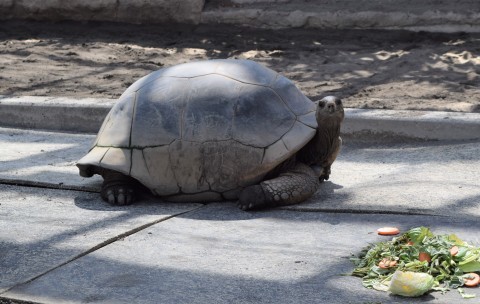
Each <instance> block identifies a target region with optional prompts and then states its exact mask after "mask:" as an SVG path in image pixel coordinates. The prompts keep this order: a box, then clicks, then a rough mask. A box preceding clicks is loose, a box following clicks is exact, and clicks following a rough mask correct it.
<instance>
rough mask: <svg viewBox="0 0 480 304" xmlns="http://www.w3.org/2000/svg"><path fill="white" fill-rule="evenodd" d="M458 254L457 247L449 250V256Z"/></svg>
mask: <svg viewBox="0 0 480 304" xmlns="http://www.w3.org/2000/svg"><path fill="white" fill-rule="evenodd" d="M457 253H458V247H457V246H453V247H452V248H450V254H451V255H452V256H456V255H457Z"/></svg>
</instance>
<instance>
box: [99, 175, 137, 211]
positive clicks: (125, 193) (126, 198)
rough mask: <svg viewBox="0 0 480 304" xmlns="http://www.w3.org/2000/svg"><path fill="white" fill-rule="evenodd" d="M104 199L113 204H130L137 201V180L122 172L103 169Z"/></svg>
mask: <svg viewBox="0 0 480 304" xmlns="http://www.w3.org/2000/svg"><path fill="white" fill-rule="evenodd" d="M100 175H102V177H103V184H102V190H101V192H100V195H101V196H102V199H103V200H104V201H106V202H108V203H109V204H111V205H129V204H131V203H133V202H134V201H135V184H136V181H135V180H134V179H133V178H131V177H129V176H126V175H124V174H122V173H119V172H116V171H112V170H107V169H102V172H100Z"/></svg>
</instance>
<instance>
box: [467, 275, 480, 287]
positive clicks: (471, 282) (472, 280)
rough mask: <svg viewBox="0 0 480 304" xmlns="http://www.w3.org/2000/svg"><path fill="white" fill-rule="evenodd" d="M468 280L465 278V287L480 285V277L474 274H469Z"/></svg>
mask: <svg viewBox="0 0 480 304" xmlns="http://www.w3.org/2000/svg"><path fill="white" fill-rule="evenodd" d="M467 276H468V277H467V278H465V279H464V280H465V286H468V287H475V286H477V285H478V284H479V283H480V276H479V275H478V274H476V273H474V272H471V273H467Z"/></svg>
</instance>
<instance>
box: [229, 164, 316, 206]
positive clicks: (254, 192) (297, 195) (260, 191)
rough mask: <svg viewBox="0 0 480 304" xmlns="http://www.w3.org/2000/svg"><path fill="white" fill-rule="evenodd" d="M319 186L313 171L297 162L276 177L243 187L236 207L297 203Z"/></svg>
mask: <svg viewBox="0 0 480 304" xmlns="http://www.w3.org/2000/svg"><path fill="white" fill-rule="evenodd" d="M319 186H320V181H319V178H318V175H317V174H316V173H315V171H314V170H313V169H312V168H310V167H309V166H307V165H305V164H302V163H298V164H297V165H295V167H294V168H292V169H290V170H288V171H287V172H284V173H282V174H280V175H279V176H278V177H276V178H273V179H270V180H266V181H263V182H261V183H260V185H254V186H250V187H247V188H245V189H244V190H243V191H242V193H241V194H240V197H239V201H238V207H239V208H240V209H242V210H249V209H259V208H265V207H275V206H283V205H291V204H297V203H300V202H303V201H305V200H306V199H308V198H310V197H311V196H312V195H313V194H314V193H315V192H316V191H317V189H318V187H319Z"/></svg>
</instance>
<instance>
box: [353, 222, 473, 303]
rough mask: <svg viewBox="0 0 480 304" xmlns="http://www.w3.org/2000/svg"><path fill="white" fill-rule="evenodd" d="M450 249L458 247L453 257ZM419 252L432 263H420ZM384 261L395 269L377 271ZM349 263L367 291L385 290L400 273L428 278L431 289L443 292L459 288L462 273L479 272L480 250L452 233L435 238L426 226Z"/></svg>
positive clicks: (366, 251)
mask: <svg viewBox="0 0 480 304" xmlns="http://www.w3.org/2000/svg"><path fill="white" fill-rule="evenodd" d="M453 246H457V247H458V252H457V253H456V254H455V255H454V256H452V253H451V252H450V249H451V248H452V247H453ZM420 253H422V255H424V254H425V253H426V254H428V255H429V256H430V257H431V260H430V261H420V260H419V255H420ZM384 259H387V260H390V261H396V264H395V266H394V267H388V268H380V267H379V266H378V265H379V262H380V261H382V260H384ZM351 260H352V261H353V263H354V264H355V269H354V270H353V272H352V275H353V276H358V277H361V278H362V284H363V286H364V287H366V288H372V289H375V290H380V291H387V290H388V288H389V286H390V283H391V281H392V276H393V274H394V273H395V271H397V270H399V271H403V272H417V273H425V274H428V275H431V276H432V278H433V285H432V286H431V287H430V289H431V290H437V291H442V292H445V291H447V290H448V289H450V288H459V287H462V286H463V285H464V279H463V277H462V276H463V275H464V274H465V273H467V272H480V247H474V246H472V245H469V244H468V243H466V242H464V241H463V240H461V239H460V238H459V237H458V236H456V235H454V234H451V235H434V234H433V233H432V232H431V231H430V229H428V228H427V227H416V228H412V229H410V230H409V231H407V232H406V233H404V234H402V235H400V236H398V237H394V238H393V239H392V240H391V241H387V242H379V243H376V244H371V245H369V246H367V247H366V248H364V249H363V250H362V252H361V253H360V254H359V255H358V256H353V257H352V258H351ZM461 294H462V296H463V297H468V298H470V297H472V295H465V294H463V293H462V292H461ZM473 296H474V295H473Z"/></svg>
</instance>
